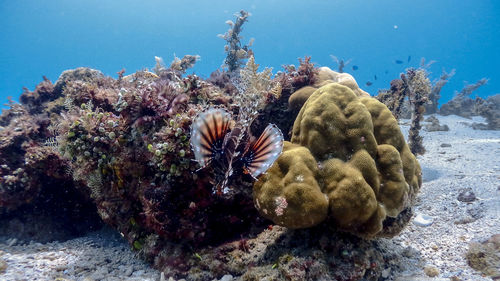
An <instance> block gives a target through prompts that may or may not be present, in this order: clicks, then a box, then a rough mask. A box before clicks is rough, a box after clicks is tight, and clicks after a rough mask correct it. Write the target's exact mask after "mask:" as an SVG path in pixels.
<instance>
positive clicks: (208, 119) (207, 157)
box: [190, 107, 232, 168]
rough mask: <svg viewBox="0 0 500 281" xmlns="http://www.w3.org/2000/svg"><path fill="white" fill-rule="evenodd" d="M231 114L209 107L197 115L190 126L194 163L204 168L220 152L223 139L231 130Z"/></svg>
mask: <svg viewBox="0 0 500 281" xmlns="http://www.w3.org/2000/svg"><path fill="white" fill-rule="evenodd" d="M231 120H232V119H231V114H230V113H229V112H227V111H226V110H224V109H222V108H214V107H211V108H209V109H207V110H205V111H203V112H202V113H200V114H198V116H197V117H196V119H195V120H194V122H193V124H192V125H191V140H190V141H191V148H192V149H193V152H194V157H195V159H196V161H197V162H198V163H199V164H200V166H201V167H202V168H205V167H206V166H207V165H208V164H209V163H210V162H211V161H212V159H213V158H214V156H215V155H216V153H218V152H219V153H220V152H221V151H222V145H223V142H224V137H225V136H226V134H227V133H228V132H229V130H230V129H231Z"/></svg>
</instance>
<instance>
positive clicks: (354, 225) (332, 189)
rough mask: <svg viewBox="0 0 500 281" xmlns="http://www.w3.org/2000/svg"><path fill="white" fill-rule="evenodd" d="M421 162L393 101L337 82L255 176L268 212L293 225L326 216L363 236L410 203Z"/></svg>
mask: <svg viewBox="0 0 500 281" xmlns="http://www.w3.org/2000/svg"><path fill="white" fill-rule="evenodd" d="M421 184H422V180H421V170H420V166H419V164H418V162H417V161H416V159H415V156H414V155H413V154H412V153H411V152H410V150H409V148H408V145H407V144H406V142H405V141H404V137H403V135H402V134H401V131H400V130H399V126H398V124H397V121H396V119H395V118H394V117H393V115H392V113H391V112H390V111H389V110H388V109H387V107H386V106H385V105H383V104H382V103H380V102H379V101H377V100H376V99H373V98H370V97H358V96H357V95H356V94H355V93H354V91H353V90H351V88H349V87H347V86H343V85H341V84H339V83H329V84H327V85H325V86H323V87H321V88H319V89H318V90H316V91H315V92H314V93H313V94H312V95H311V96H310V97H309V99H308V100H307V102H306V103H305V104H304V106H303V107H302V109H301V110H300V112H299V114H298V116H297V119H296V120H295V123H294V126H293V132H292V138H291V143H286V144H285V147H284V152H283V154H282V156H280V157H279V158H278V160H277V161H276V162H275V164H274V165H273V166H272V167H271V168H270V169H269V171H268V173H267V174H266V175H264V176H262V177H261V178H260V179H259V181H257V182H256V183H255V184H254V201H255V205H256V207H257V209H259V211H260V213H261V214H262V215H263V216H264V217H266V218H269V219H271V220H273V221H274V222H275V223H277V224H280V225H284V226H286V227H290V228H305V227H311V226H313V225H317V224H319V223H321V222H322V221H324V220H325V219H326V221H327V222H326V223H327V224H328V225H330V226H333V227H335V228H338V229H342V230H345V231H349V232H352V233H354V234H357V235H359V236H362V237H375V236H377V235H379V234H380V235H383V233H384V231H383V229H382V222H383V221H384V219H385V218H386V217H387V216H389V217H392V218H395V217H398V215H399V214H400V213H401V212H402V211H403V210H405V209H407V208H410V206H411V203H412V201H413V200H414V198H415V195H416V193H417V192H418V190H419V188H420V186H421Z"/></svg>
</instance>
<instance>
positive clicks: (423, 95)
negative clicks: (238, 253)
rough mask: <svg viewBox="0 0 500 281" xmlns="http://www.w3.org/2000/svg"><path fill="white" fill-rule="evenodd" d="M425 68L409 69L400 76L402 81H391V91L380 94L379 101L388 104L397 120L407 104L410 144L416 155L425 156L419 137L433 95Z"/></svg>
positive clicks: (383, 91)
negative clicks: (409, 113) (430, 97)
mask: <svg viewBox="0 0 500 281" xmlns="http://www.w3.org/2000/svg"><path fill="white" fill-rule="evenodd" d="M428 75H429V74H428V72H427V71H426V70H425V68H423V67H422V68H418V69H415V68H409V69H407V70H406V73H402V74H401V75H400V79H395V80H392V81H391V88H390V89H389V90H382V91H380V92H379V94H378V96H377V99H378V100H379V101H381V102H382V103H384V104H386V105H387V107H388V108H389V109H390V110H391V112H392V113H393V114H394V116H395V117H396V118H400V116H401V114H402V112H403V109H404V105H405V102H407V103H408V105H409V107H410V108H409V110H410V112H411V125H410V131H409V135H408V139H409V141H408V144H409V146H410V150H411V152H412V153H414V154H424V153H425V148H424V146H423V144H422V137H421V136H420V135H419V132H420V129H421V125H420V121H422V120H423V116H424V113H425V106H426V105H427V104H428V102H429V96H430V94H431V82H430V80H429V78H428Z"/></svg>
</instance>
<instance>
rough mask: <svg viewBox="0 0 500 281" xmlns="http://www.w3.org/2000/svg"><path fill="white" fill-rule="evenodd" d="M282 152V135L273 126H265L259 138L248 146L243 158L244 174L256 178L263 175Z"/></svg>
mask: <svg viewBox="0 0 500 281" xmlns="http://www.w3.org/2000/svg"><path fill="white" fill-rule="evenodd" d="M282 151H283V134H282V133H281V130H280V129H279V128H278V127H277V126H276V125H274V124H269V125H267V127H266V129H265V130H264V132H262V134H261V135H260V137H259V138H258V139H257V140H256V141H255V142H253V143H252V144H250V146H249V148H248V150H247V151H246V152H245V155H244V156H243V162H244V163H243V166H244V169H245V172H246V173H249V174H250V175H251V176H252V177H254V178H257V177H258V176H260V175H261V174H263V173H265V172H266V171H267V169H269V167H271V165H272V164H273V163H274V161H276V159H277V158H278V156H280V154H281V152H282Z"/></svg>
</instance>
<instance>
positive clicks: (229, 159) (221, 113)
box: [191, 107, 283, 195]
mask: <svg viewBox="0 0 500 281" xmlns="http://www.w3.org/2000/svg"><path fill="white" fill-rule="evenodd" d="M248 127H249V126H248V124H246V123H245V122H238V121H236V122H234V121H233V119H232V116H231V113H229V112H227V111H226V110H225V109H223V108H217V107H211V108H209V109H207V110H206V111H203V112H202V113H200V114H199V115H198V116H197V117H196V119H195V120H194V122H193V124H192V125H191V148H192V149H193V152H194V156H195V160H196V161H197V162H198V163H199V164H200V166H201V168H200V169H203V168H205V167H207V166H209V165H211V166H212V167H213V169H214V173H215V174H214V178H215V187H216V193H217V194H219V195H220V194H223V193H227V192H228V188H227V184H228V181H229V178H230V177H231V176H232V175H233V172H238V173H239V172H243V173H245V174H249V175H251V176H252V177H253V178H254V179H256V178H257V177H258V176H259V175H261V174H263V173H265V172H266V171H267V169H268V168H269V167H271V165H272V164H273V163H274V161H275V160H276V159H277V158H278V156H279V155H280V154H281V152H282V150H283V134H282V133H281V130H280V129H279V128H278V127H277V126H276V125H274V124H269V125H268V126H267V127H266V128H265V129H264V132H263V133H262V134H261V135H260V137H259V138H257V139H256V140H254V141H252V142H246V145H245V146H244V147H243V145H240V144H243V143H245V142H244V141H246V139H248V132H247V131H248ZM242 147H243V148H242Z"/></svg>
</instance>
